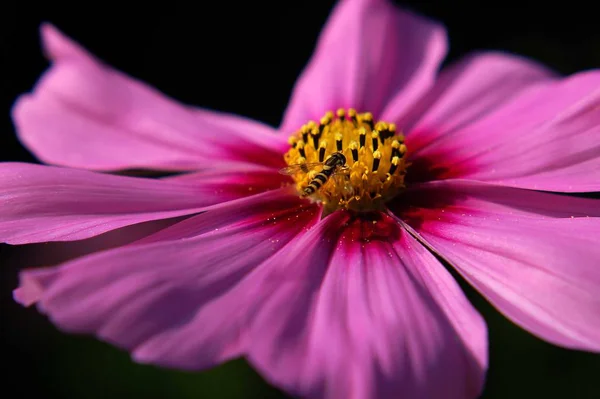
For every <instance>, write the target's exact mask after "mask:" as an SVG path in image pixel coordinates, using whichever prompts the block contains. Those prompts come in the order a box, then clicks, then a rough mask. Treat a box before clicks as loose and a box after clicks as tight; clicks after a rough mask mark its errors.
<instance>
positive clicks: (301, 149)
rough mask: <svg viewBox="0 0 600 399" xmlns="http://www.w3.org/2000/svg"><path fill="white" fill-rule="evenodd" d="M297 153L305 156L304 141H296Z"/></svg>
mask: <svg viewBox="0 0 600 399" xmlns="http://www.w3.org/2000/svg"><path fill="white" fill-rule="evenodd" d="M298 153H299V154H300V156H301V157H302V158H306V151H304V141H299V142H298Z"/></svg>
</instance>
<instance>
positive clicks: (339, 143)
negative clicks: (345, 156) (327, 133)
mask: <svg viewBox="0 0 600 399" xmlns="http://www.w3.org/2000/svg"><path fill="white" fill-rule="evenodd" d="M343 137H344V136H343V135H342V133H340V132H337V133H336V134H335V148H336V149H337V150H338V151H342V138H343Z"/></svg>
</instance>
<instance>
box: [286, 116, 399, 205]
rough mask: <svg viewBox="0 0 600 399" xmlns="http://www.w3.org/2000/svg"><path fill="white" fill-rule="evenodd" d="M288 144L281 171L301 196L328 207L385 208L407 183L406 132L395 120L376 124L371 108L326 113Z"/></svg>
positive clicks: (308, 124)
mask: <svg viewBox="0 0 600 399" xmlns="http://www.w3.org/2000/svg"><path fill="white" fill-rule="evenodd" d="M289 142H290V145H291V148H290V150H289V151H288V152H287V153H286V154H285V156H284V159H285V161H286V163H287V164H288V167H286V168H283V169H282V170H281V173H283V174H287V175H290V176H292V177H293V179H294V182H295V185H296V190H297V191H298V193H299V195H300V196H301V197H306V198H310V199H311V200H313V201H316V202H320V203H322V204H323V206H324V207H325V209H326V210H327V211H330V212H331V211H334V210H337V209H350V210H355V211H360V212H368V211H373V210H378V209H382V206H383V204H384V203H385V202H387V201H388V200H390V199H391V198H393V197H394V196H396V195H397V194H398V192H399V191H400V190H401V189H402V188H403V187H404V176H405V174H406V168H407V166H408V164H407V162H406V145H405V144H404V136H403V135H402V134H399V133H396V125H394V124H393V123H386V122H383V121H379V122H377V123H375V122H374V121H373V115H372V114H371V113H369V112H366V113H362V114H359V113H357V112H356V111H355V110H354V109H352V108H350V109H348V110H347V111H346V110H344V109H339V110H338V111H337V113H336V115H335V116H334V114H333V112H327V113H326V114H325V116H324V117H323V118H321V120H320V122H319V123H318V124H317V123H316V122H314V121H310V122H308V123H307V124H305V125H304V126H302V127H301V128H300V130H299V131H297V132H296V133H295V134H294V135H292V136H291V137H290V140H289Z"/></svg>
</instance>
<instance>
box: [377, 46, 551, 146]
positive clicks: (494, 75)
mask: <svg viewBox="0 0 600 399" xmlns="http://www.w3.org/2000/svg"><path fill="white" fill-rule="evenodd" d="M554 77H555V74H554V73H552V72H551V71H549V70H548V69H546V68H544V67H543V66H542V65H539V64H537V63H534V62H532V61H529V60H527V59H525V58H521V57H517V56H513V55H509V54H503V53H494V52H487V53H475V54H472V55H470V56H468V57H465V58H463V59H461V60H460V61H459V62H457V63H455V64H453V65H451V66H450V67H448V68H445V69H444V70H443V71H442V72H441V73H440V75H439V77H438V79H437V81H436V83H435V85H434V86H433V87H432V88H431V89H430V90H429V91H428V92H427V94H426V95H424V96H423V98H422V99H421V100H419V101H418V102H417V103H415V104H414V105H413V106H412V107H411V109H410V111H409V112H408V113H407V114H405V115H401V114H400V115H396V114H393V113H390V114H387V115H385V116H384V118H385V119H386V120H391V121H395V122H396V123H397V124H398V128H400V129H402V130H403V131H405V132H410V134H409V135H408V136H407V138H406V140H407V144H408V145H409V146H410V147H409V148H410V150H411V153H413V154H419V152H420V151H422V150H423V149H424V148H425V147H426V146H428V145H431V144H432V143H435V142H436V141H437V140H440V138H442V137H443V136H445V135H449V134H452V132H453V131H455V130H457V129H460V128H462V127H464V126H466V125H469V124H472V123H473V122H475V121H477V120H479V119H482V118H484V117H486V116H487V115H489V114H490V113H492V112H494V111H496V110H497V109H498V108H499V107H500V106H502V105H503V104H505V103H506V102H508V101H510V100H512V99H513V98H514V97H515V96H517V95H518V94H519V93H521V92H522V91H523V90H525V89H528V88H530V87H531V86H534V85H537V84H540V83H543V82H549V81H551V80H553V78H554Z"/></svg>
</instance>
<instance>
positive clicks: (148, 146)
mask: <svg viewBox="0 0 600 399" xmlns="http://www.w3.org/2000/svg"><path fill="white" fill-rule="evenodd" d="M42 39H43V42H44V47H45V52H46V54H47V55H48V56H49V57H50V59H51V61H52V66H51V68H50V69H49V70H48V71H47V72H46V73H45V74H44V75H43V77H42V78H41V79H40V81H39V83H38V84H37V86H36V87H35V89H34V91H33V93H31V94H27V95H23V96H22V97H20V98H19V100H18V101H17V102H16V104H15V106H14V109H13V118H14V121H15V126H16V128H17V133H18V134H19V137H20V139H21V140H22V142H23V143H24V144H25V145H26V146H27V147H28V148H29V149H30V150H31V151H33V152H34V153H35V154H36V155H37V156H38V157H39V158H40V159H41V160H43V161H45V162H47V163H53V164H58V165H65V166H71V167H79V168H89V169H98V170H115V169H128V168H150V169H158V170H194V169H200V168H207V167H213V166H214V165H215V164H229V163H231V161H238V162H249V163H259V164H262V165H268V166H280V165H281V164H282V163H283V156H282V155H283V153H284V152H285V151H286V149H287V143H286V141H285V138H284V137H282V136H278V135H276V134H274V130H273V129H271V128H270V127H268V126H265V125H262V124H260V123H258V122H253V121H250V120H247V119H244V118H242V117H238V116H234V115H229V114H224V113H217V112H212V111H208V110H195V109H193V108H190V107H187V106H184V105H181V104H179V103H177V102H175V101H173V100H171V99H169V98H167V97H166V96H164V95H163V94H161V93H159V92H158V91H157V90H155V89H153V88H151V87H149V86H147V85H145V84H144V83H142V82H140V81H137V80H133V79H132V78H130V77H128V76H127V75H125V74H123V73H121V72H118V71H115V70H113V69H111V68H110V67H108V66H107V65H104V64H103V63H101V62H100V61H99V60H97V59H96V58H94V57H93V56H92V55H91V54H89V53H87V52H86V51H85V50H84V49H83V48H82V47H80V46H79V45H78V44H76V43H74V42H73V41H71V40H70V39H69V38H67V37H66V36H64V35H63V34H62V33H60V32H59V31H58V30H56V29H55V28H54V27H52V26H50V25H44V26H42Z"/></svg>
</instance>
